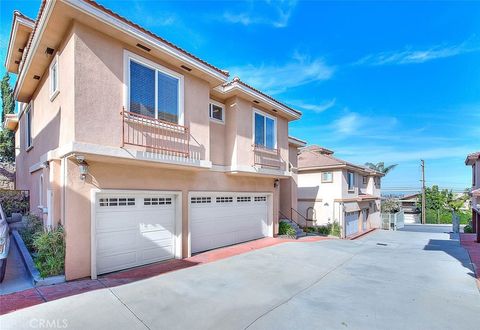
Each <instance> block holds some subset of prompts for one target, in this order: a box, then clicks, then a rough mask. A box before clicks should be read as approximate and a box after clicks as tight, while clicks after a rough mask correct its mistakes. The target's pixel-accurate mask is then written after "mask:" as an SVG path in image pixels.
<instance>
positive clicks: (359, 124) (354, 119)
mask: <svg viewBox="0 0 480 330" xmlns="http://www.w3.org/2000/svg"><path fill="white" fill-rule="evenodd" d="M346 111H347V113H346V114H345V115H343V116H342V117H340V118H338V119H336V120H334V121H333V122H332V124H331V125H330V129H331V130H332V133H334V132H335V133H341V134H340V135H338V138H341V139H345V138H347V137H351V136H357V137H362V136H368V137H370V136H372V135H374V134H378V133H379V132H390V133H391V130H392V129H393V128H394V127H395V126H396V125H397V123H398V120H397V118H395V117H385V116H375V115H374V116H367V115H361V114H359V113H356V112H348V109H346Z"/></svg>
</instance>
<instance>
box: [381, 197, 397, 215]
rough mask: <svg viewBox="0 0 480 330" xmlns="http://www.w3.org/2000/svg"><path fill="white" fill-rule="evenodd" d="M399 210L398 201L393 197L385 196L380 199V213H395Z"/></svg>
mask: <svg viewBox="0 0 480 330" xmlns="http://www.w3.org/2000/svg"><path fill="white" fill-rule="evenodd" d="M399 211H400V203H399V202H398V200H397V199H395V198H387V199H386V200H384V201H382V213H397V212H399Z"/></svg>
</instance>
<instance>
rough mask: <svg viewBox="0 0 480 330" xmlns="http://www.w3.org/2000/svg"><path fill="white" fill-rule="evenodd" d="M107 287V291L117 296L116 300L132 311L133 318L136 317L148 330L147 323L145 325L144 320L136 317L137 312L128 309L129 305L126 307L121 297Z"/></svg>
mask: <svg viewBox="0 0 480 330" xmlns="http://www.w3.org/2000/svg"><path fill="white" fill-rule="evenodd" d="M107 289H108V291H110V292H111V293H112V294H113V296H114V297H115V298H117V300H118V301H119V302H120V303H121V304H122V305H123V306H125V308H126V309H128V310H129V311H130V313H132V315H133V316H135V318H136V319H137V320H139V321H140V322H141V323H142V324H143V325H144V327H145V328H147V329H148V330H151V329H150V327H149V326H148V325H146V324H145V322H143V320H142V319H140V317H138V316H137V314H135V313H134V312H133V311H132V310H131V309H130V307H128V306H127V304H125V303H124V302H123V301H122V299H120V297H119V296H117V295H116V294H115V292H113V291H112V289H111V288H107Z"/></svg>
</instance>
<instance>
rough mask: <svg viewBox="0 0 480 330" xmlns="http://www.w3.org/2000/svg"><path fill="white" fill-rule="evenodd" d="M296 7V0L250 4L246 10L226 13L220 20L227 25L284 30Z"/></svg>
mask: <svg viewBox="0 0 480 330" xmlns="http://www.w3.org/2000/svg"><path fill="white" fill-rule="evenodd" d="M296 5H297V1H296V0H283V1H263V2H260V1H256V2H251V3H250V7H249V8H248V9H247V10H244V11H241V12H232V11H226V12H225V13H224V14H223V16H222V19H223V20H224V21H226V22H228V23H233V24H241V25H245V26H248V25H253V24H263V25H270V26H273V27H275V28H284V27H286V26H288V22H289V20H290V17H291V15H292V13H293V10H294V9H295V7H296Z"/></svg>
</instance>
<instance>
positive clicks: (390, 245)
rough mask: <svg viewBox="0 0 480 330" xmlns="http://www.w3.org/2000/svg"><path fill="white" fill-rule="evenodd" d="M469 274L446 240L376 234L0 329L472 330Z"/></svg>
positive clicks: (254, 258) (66, 303)
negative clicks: (50, 327) (47, 326)
mask: <svg viewBox="0 0 480 330" xmlns="http://www.w3.org/2000/svg"><path fill="white" fill-rule="evenodd" d="M472 275H473V274H472V269H471V266H470V260H469V257H468V254H467V253H466V251H465V250H464V249H463V248H462V247H460V246H459V242H458V240H455V239H450V235H449V234H445V233H442V232H433V233H432V232H428V231H427V232H418V231H398V232H386V231H377V232H374V233H373V234H370V235H367V236H366V237H364V238H362V239H360V240H357V241H340V240H330V241H322V242H315V243H285V244H280V245H276V246H272V247H269V248H265V249H261V250H256V251H253V252H250V253H246V254H243V255H239V256H235V257H232V258H229V259H225V260H221V261H217V262H213V263H209V264H204V265H200V266H196V267H192V268H188V269H183V270H180V271H176V272H172V273H168V274H164V275H161V276H157V277H154V278H150V279H148V280H143V281H139V282H135V283H131V284H127V285H124V286H119V287H114V288H111V289H102V290H97V291H93V292H88V293H85V294H81V295H77V296H73V297H68V298H64V299H60V300H56V301H52V302H49V303H45V304H41V305H38V306H34V307H31V308H27V309H23V310H20V311H17V312H13V313H10V314H7V315H4V316H2V317H1V318H0V328H2V329H20V328H28V327H36V328H38V327H41V325H42V324H43V325H44V327H45V325H46V324H50V325H52V324H53V325H54V326H56V327H57V328H59V327H63V328H65V327H68V328H69V329H86V328H88V329H105V328H109V329H145V328H150V329H246V328H252V329H293V328H301V329H305V328H310V329H322V328H323V329H474V328H476V327H477V326H478V321H479V315H480V294H479V291H478V289H477V287H476V284H475V280H474V278H473V276H472ZM48 322H50V323H48Z"/></svg>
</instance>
